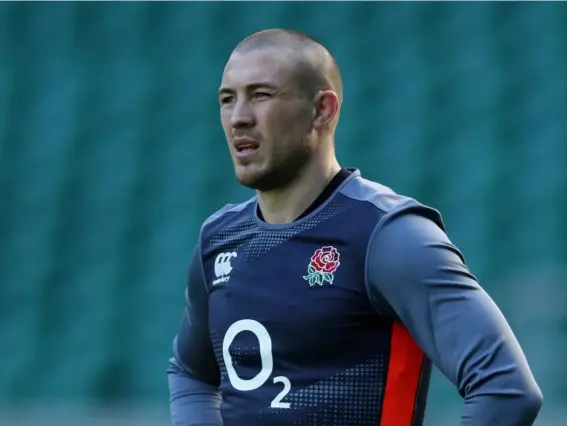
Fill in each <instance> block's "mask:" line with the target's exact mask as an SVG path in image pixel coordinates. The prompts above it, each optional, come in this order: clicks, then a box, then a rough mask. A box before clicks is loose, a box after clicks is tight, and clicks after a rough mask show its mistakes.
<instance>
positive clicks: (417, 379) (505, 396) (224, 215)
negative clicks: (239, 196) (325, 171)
mask: <svg viewBox="0 0 567 426" xmlns="http://www.w3.org/2000/svg"><path fill="white" fill-rule="evenodd" d="M258 210H259V209H258V208H257V203H256V199H255V198H254V199H252V200H249V201H248V202H245V203H242V204H239V205H228V206H226V207H225V208H223V209H222V210H220V211H219V212H217V213H215V214H214V215H212V216H211V217H209V218H208V219H207V220H206V221H205V223H204V224H203V226H202V229H201V234H200V239H199V242H198V244H197V247H196V249H195V251H194V254H193V257H192V260H191V265H190V270H189V282H188V285H187V292H186V296H187V297H186V299H187V307H186V309H185V312H184V315H183V318H182V323H181V327H180V330H179V332H178V335H177V336H176V338H175V340H174V348H173V349H174V357H173V358H172V359H171V362H170V367H169V370H168V374H169V387H170V395H171V416H172V423H173V424H174V425H176V426H205V425H206V426H220V425H224V426H276V425H306V426H307V425H308V426H318V425H326V426H376V425H380V426H419V425H422V423H423V417H424V409H425V402H426V397H427V389H428V385H429V373H430V370H431V365H432V363H433V364H434V365H436V366H437V367H438V368H439V369H440V370H441V371H442V372H443V374H444V375H445V376H446V377H448V378H449V380H450V381H451V382H452V383H453V384H454V385H455V386H456V387H457V389H458V391H459V393H460V395H461V396H462V397H463V399H464V407H463V411H462V416H461V422H460V424H461V425H462V426H465V425H466V426H473V425H474V426H489V425H498V426H508V425H510V426H512V425H514V426H518V425H531V424H532V423H533V422H534V420H535V418H536V416H537V414H538V412H539V409H540V407H541V399H542V397H541V392H540V390H539V388H538V386H537V384H536V382H535V380H534V378H533V376H532V374H531V372H530V369H529V367H528V365H527V362H526V359H525V357H524V355H523V353H522V351H521V349H520V347H519V345H518V342H517V340H516V338H515V337H514V335H513V333H512V331H511V330H510V328H509V326H508V324H507V323H506V321H505V319H504V317H503V316H502V314H501V312H500V311H499V310H498V308H497V307H496V305H495V304H494V303H493V301H492V300H491V299H490V297H489V296H488V295H487V293H486V292H485V291H483V290H482V288H481V287H480V286H479V284H478V282H477V280H476V279H475V277H474V276H473V275H472V274H471V273H470V272H469V270H468V269H467V267H466V266H465V263H464V260H463V257H462V255H461V254H460V252H459V251H458V250H457V248H456V247H455V246H454V245H453V244H452V243H451V242H450V241H449V239H448V237H447V235H446V234H445V232H444V224H443V222H442V219H441V217H440V215H439V213H438V212H437V211H436V210H434V209H432V208H429V207H426V206H424V205H422V204H420V203H418V202H416V201H415V200H413V199H411V198H407V197H403V196H400V195H397V194H395V193H394V192H392V191H391V190H390V189H388V188H386V187H384V186H381V185H379V184H376V183H374V182H370V181H368V180H365V179H363V178H362V177H361V176H360V173H359V171H358V170H350V171H349V170H342V171H341V172H340V173H339V175H337V177H336V178H335V179H333V181H332V182H331V184H330V185H329V187H328V188H327V190H326V191H324V193H323V194H322V195H321V197H319V199H318V200H317V201H316V202H315V203H314V205H313V206H312V207H311V208H310V209H308V211H307V212H305V213H304V214H303V215H302V217H300V218H299V219H298V220H296V221H294V222H292V223H289V224H268V223H266V222H264V221H263V220H262V218H261V215H259V212H258Z"/></svg>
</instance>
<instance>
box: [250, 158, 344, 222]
mask: <svg viewBox="0 0 567 426" xmlns="http://www.w3.org/2000/svg"><path fill="white" fill-rule="evenodd" d="M340 169H341V167H340V166H339V163H338V162H337V160H336V159H335V158H334V157H333V160H332V161H327V162H317V161H314V162H312V163H311V164H309V165H308V166H307V167H306V168H305V169H304V170H303V171H302V172H301V173H300V174H299V176H298V177H297V179H295V180H294V181H293V182H292V183H290V184H289V185H288V186H286V187H285V188H278V189H274V190H270V191H262V192H258V205H259V206H260V209H261V211H262V215H263V216H264V220H265V221H266V222H268V223H290V222H293V221H294V220H296V219H297V218H298V217H299V216H300V215H301V214H302V213H303V212H304V211H305V210H307V208H308V207H309V206H310V205H311V204H312V203H313V202H314V201H315V200H316V199H317V197H318V196H319V194H321V192H323V190H324V189H325V187H326V186H327V185H328V184H329V182H330V181H331V180H332V179H333V177H334V176H335V175H336V174H337V173H338V172H339V171H340Z"/></svg>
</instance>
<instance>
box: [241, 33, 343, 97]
mask: <svg viewBox="0 0 567 426" xmlns="http://www.w3.org/2000/svg"><path fill="white" fill-rule="evenodd" d="M267 47H286V48H290V49H292V50H293V51H294V53H295V58H294V60H295V61H296V63H295V64H294V65H295V69H296V71H297V75H296V77H298V83H299V86H300V89H301V90H302V91H303V92H304V93H305V94H306V95H307V96H309V97H313V96H314V95H315V94H316V93H317V91H319V90H325V89H327V90H333V91H335V92H336V94H337V97H338V98H339V103H342V100H343V84H342V79H341V74H340V71H339V67H338V64H337V61H336V59H335V58H334V57H333V55H332V54H331V52H329V50H328V49H327V48H326V47H325V46H323V44H322V43H320V42H319V41H317V40H315V39H314V38H313V37H311V36H308V35H306V34H302V33H299V32H297V31H293V30H287V29H280V28H275V29H269V30H263V31H258V32H256V33H254V34H251V35H249V36H248V37H246V38H245V39H244V40H242V41H241V42H240V43H239V44H238V45H237V46H236V48H235V49H234V52H238V53H246V52H249V51H251V50H255V49H260V48H267Z"/></svg>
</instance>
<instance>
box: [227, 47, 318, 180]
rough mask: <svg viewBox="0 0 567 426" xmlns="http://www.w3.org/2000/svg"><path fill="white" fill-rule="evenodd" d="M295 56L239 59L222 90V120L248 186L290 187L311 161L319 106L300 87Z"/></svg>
mask: <svg viewBox="0 0 567 426" xmlns="http://www.w3.org/2000/svg"><path fill="white" fill-rule="evenodd" d="M292 55H293V52H292V51H291V50H286V49H281V48H259V49H255V50H252V51H249V52H246V53H238V52H236V53H233V54H232V56H231V57H230V59H229V61H228V63H227V65H226V67H225V70H224V73H223V77H222V84H221V89H220V90H219V102H220V115H221V122H222V126H223V129H224V132H225V135H226V138H227V141H228V146H229V149H230V153H231V155H232V160H233V163H234V167H235V171H236V177H237V179H238V180H239V182H240V183H242V184H243V185H245V186H247V187H250V188H253V189H257V190H261V191H267V190H271V189H277V188H281V187H283V186H285V185H287V184H288V183H290V182H291V181H292V180H293V179H294V178H295V177H296V176H297V174H298V172H300V171H301V169H302V168H303V167H304V166H305V165H306V164H307V163H308V162H309V160H310V159H311V156H312V154H311V152H312V147H311V137H310V135H311V131H312V121H313V117H314V113H315V110H314V103H313V101H312V100H310V99H306V97H305V96H302V93H301V92H300V90H299V87H298V85H297V83H295V81H294V75H295V73H294V71H295V70H294V69H293V56H292Z"/></svg>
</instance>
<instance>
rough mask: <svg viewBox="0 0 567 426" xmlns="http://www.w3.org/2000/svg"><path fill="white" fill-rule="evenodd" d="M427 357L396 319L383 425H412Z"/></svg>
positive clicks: (385, 394)
mask: <svg viewBox="0 0 567 426" xmlns="http://www.w3.org/2000/svg"><path fill="white" fill-rule="evenodd" d="M424 361H425V356H424V354H423V351H422V350H421V348H420V347H419V346H418V345H417V343H415V341H414V340H413V337H412V336H411V335H410V333H409V332H408V331H407V330H406V329H405V328H404V327H403V326H402V325H401V324H398V323H394V325H393V326H392V337H391V346H390V360H389V362H388V373H387V377H386V390H385V391H384V400H383V402H382V416H381V419H380V423H379V426H411V424H412V420H413V415H414V409H415V401H416V395H417V391H418V387H419V379H420V377H421V369H422V367H423V363H424Z"/></svg>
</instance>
